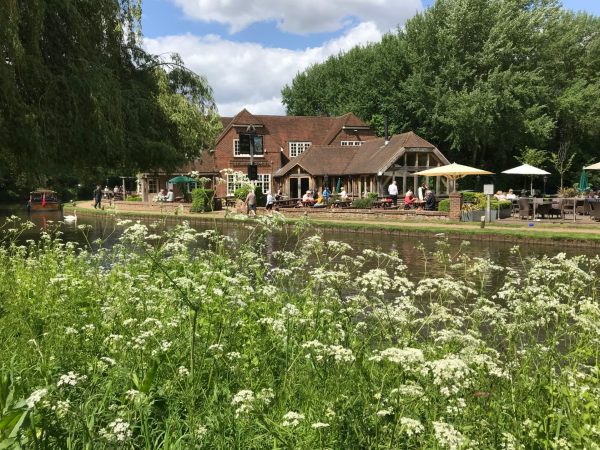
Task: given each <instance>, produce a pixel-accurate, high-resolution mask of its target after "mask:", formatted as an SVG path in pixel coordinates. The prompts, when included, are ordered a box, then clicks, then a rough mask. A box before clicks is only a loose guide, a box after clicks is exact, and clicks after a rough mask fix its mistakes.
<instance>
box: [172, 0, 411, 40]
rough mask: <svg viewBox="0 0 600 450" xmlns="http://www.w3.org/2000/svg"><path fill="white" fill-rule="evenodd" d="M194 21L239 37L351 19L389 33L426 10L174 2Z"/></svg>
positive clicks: (356, 0) (404, 0) (351, 0)
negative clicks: (256, 28)
mask: <svg viewBox="0 0 600 450" xmlns="http://www.w3.org/2000/svg"><path fill="white" fill-rule="evenodd" d="M171 1H173V2H174V3H175V4H176V5H178V6H179V7H181V8H182V9H183V11H184V13H185V14H186V15H187V16H188V17H190V18H193V19H196V20H201V21H205V22H211V21H213V22H218V23H222V24H225V25H228V26H229V29H230V32H231V33H236V32H238V31H240V30H242V29H244V28H246V27H247V26H249V25H251V24H253V23H257V22H264V21H273V20H274V21H276V22H277V26H278V27H279V28H280V29H281V30H282V31H286V32H289V33H295V34H309V33H318V32H332V31H336V30H339V29H341V28H342V27H343V26H344V24H345V23H346V22H347V20H348V19H349V18H352V17H355V18H358V19H359V20H360V21H362V22H373V23H375V24H377V27H378V28H379V29H380V30H384V31H388V30H390V29H392V28H395V27H396V26H397V25H398V24H403V23H404V22H405V21H406V19H408V18H410V17H412V16H413V15H414V14H415V13H416V12H417V11H420V10H422V9H423V5H422V3H421V0H300V1H299V0H252V1H247V0H171Z"/></svg>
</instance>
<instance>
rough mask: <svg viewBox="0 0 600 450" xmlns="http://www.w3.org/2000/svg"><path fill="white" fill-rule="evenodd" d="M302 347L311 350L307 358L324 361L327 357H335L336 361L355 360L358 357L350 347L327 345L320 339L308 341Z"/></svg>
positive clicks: (349, 361)
mask: <svg viewBox="0 0 600 450" xmlns="http://www.w3.org/2000/svg"><path fill="white" fill-rule="evenodd" d="M302 348H305V349H307V350H309V352H310V353H307V354H306V355H305V356H306V358H314V359H315V360H316V361H323V360H325V359H327V358H331V359H333V360H334V361H335V362H336V363H342V362H347V363H351V362H354V360H355V359H356V358H355V357H354V355H353V353H352V350H350V349H349V348H345V347H342V346H341V345H326V344H323V343H321V342H319V341H308V342H305V343H304V344H302Z"/></svg>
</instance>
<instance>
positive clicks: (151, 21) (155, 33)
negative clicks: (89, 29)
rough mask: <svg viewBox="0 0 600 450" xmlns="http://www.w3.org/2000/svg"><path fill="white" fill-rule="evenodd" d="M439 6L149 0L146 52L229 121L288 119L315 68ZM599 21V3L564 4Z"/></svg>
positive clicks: (577, 0)
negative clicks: (184, 72)
mask: <svg viewBox="0 0 600 450" xmlns="http://www.w3.org/2000/svg"><path fill="white" fill-rule="evenodd" d="M433 3H434V0H144V2H143V14H142V30H143V34H144V46H145V47H146V49H147V50H148V51H149V52H151V53H154V54H166V53H167V54H168V53H173V52H176V53H179V54H180V55H181V57H182V58H183V61H184V62H185V64H186V66H187V67H188V68H190V69H191V70H193V71H194V72H196V73H198V74H201V75H204V76H205V77H206V78H207V79H208V83H209V84H210V86H211V87H212V88H213V91H214V96H215V100H216V102H217V106H218V108H219V113H220V114H221V115H222V116H233V115H235V114H236V113H237V112H239V111H240V110H241V109H242V108H247V109H248V110H249V111H250V112H252V113H254V114H285V108H284V106H283V105H282V104H281V89H282V88H283V87H284V86H285V85H286V84H289V83H290V82H291V81H292V80H293V78H294V76H295V75H296V74H297V73H298V72H301V71H303V70H304V69H306V68H307V67H309V66H310V65H312V64H315V63H319V62H322V61H324V60H325V59H327V58H328V57H329V56H331V55H335V54H338V53H340V52H343V51H347V50H349V49H351V48H352V47H354V46H356V45H359V44H366V43H369V42H377V41H379V39H380V38H381V36H382V35H383V34H384V33H386V32H388V31H390V30H394V29H395V28H397V27H398V26H402V25H403V24H404V22H405V21H406V20H407V19H409V18H410V17H412V16H413V15H415V14H416V13H417V12H419V11H422V10H424V9H425V8H427V7H428V6H431V4H433ZM563 6H564V7H565V8H568V9H572V10H576V11H579V10H582V11H587V12H589V13H592V14H596V15H600V0H563Z"/></svg>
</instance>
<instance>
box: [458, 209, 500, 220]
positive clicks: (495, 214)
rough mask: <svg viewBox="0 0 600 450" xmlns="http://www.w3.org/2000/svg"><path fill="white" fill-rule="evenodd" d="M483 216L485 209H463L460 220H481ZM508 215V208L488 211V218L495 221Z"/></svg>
mask: <svg viewBox="0 0 600 450" xmlns="http://www.w3.org/2000/svg"><path fill="white" fill-rule="evenodd" d="M482 217H485V210H479V211H463V212H462V213H461V219H460V220H461V221H462V222H481V218H482ZM509 217H510V208H505V209H492V210H491V211H490V220H491V222H495V221H496V220H498V219H507V218H509Z"/></svg>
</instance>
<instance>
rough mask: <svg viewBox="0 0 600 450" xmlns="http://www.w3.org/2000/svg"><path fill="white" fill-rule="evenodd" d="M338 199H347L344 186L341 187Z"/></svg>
mask: <svg viewBox="0 0 600 450" xmlns="http://www.w3.org/2000/svg"><path fill="white" fill-rule="evenodd" d="M340 200H341V201H343V202H345V201H346V200H348V194H347V193H346V189H344V188H342V190H341V191H340Z"/></svg>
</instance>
